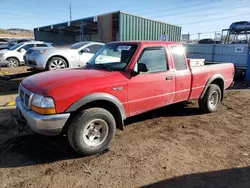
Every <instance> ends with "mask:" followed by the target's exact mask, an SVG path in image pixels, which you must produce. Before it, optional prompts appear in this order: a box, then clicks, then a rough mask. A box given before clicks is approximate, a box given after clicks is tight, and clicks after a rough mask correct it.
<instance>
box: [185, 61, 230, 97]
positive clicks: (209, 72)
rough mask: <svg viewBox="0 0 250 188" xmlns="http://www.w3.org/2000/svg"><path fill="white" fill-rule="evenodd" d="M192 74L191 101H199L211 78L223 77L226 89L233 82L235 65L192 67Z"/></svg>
mask: <svg viewBox="0 0 250 188" xmlns="http://www.w3.org/2000/svg"><path fill="white" fill-rule="evenodd" d="M190 70H191V73H192V87H191V94H190V99H198V98H199V97H200V94H201V93H202V91H203V89H204V88H205V85H206V84H207V82H208V81H209V79H210V78H211V77H222V78H223V80H224V89H226V88H228V87H229V86H230V85H231V83H232V81H233V74H234V71H233V72H232V70H234V65H233V64H232V63H223V64H210V65H204V66H198V67H190Z"/></svg>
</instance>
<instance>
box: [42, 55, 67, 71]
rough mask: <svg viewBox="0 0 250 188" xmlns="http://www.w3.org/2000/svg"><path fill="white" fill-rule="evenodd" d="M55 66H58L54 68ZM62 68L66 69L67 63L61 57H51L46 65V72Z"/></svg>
mask: <svg viewBox="0 0 250 188" xmlns="http://www.w3.org/2000/svg"><path fill="white" fill-rule="evenodd" d="M56 64H58V65H59V66H58V67H56V66H55V65H56ZM64 68H68V65H67V62H66V61H65V60H64V59H63V58H61V57H52V58H51V59H50V60H49V61H48V63H47V65H46V70H56V69H64Z"/></svg>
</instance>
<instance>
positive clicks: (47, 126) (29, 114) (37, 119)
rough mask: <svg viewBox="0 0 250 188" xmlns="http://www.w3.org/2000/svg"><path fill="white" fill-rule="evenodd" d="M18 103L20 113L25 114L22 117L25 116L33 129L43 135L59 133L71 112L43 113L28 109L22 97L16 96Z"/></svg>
mask: <svg viewBox="0 0 250 188" xmlns="http://www.w3.org/2000/svg"><path fill="white" fill-rule="evenodd" d="M16 105H17V111H18V114H19V112H20V115H21V116H23V117H21V118H20V119H22V118H24V119H25V120H26V121H27V124H28V126H29V127H30V128H31V129H32V130H33V131H35V132H37V133H40V134H43V135H49V136H53V135H59V134H60V132H61V130H62V129H63V127H64V125H65V124H66V122H67V120H68V118H69V116H70V113H65V114H55V115H41V114H38V113H36V112H33V111H31V110H27V109H26V108H25V107H24V106H23V104H22V102H21V99H20V97H17V98H16Z"/></svg>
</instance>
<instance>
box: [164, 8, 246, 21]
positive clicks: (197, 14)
mask: <svg viewBox="0 0 250 188" xmlns="http://www.w3.org/2000/svg"><path fill="white" fill-rule="evenodd" d="M237 8H250V6H242V5H241V6H237V7H233V8H228V9H227V10H226V11H219V12H218V11H217V12H216V13H215V12H213V13H207V14H203V13H200V12H199V13H190V14H185V17H186V16H188V15H190V16H211V15H215V14H216V16H218V15H220V14H225V13H231V11H232V10H234V9H237ZM213 10H214V9H213ZM171 17H173V18H178V17H183V15H178V16H174V15H173V16H171ZM168 18H169V17H168Z"/></svg>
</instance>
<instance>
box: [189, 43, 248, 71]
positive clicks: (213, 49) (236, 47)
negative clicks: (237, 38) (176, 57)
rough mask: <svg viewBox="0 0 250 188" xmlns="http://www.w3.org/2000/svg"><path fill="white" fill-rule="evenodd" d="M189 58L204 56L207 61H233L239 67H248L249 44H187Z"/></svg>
mask: <svg viewBox="0 0 250 188" xmlns="http://www.w3.org/2000/svg"><path fill="white" fill-rule="evenodd" d="M185 49H186V53H187V57H188V58H197V59H199V58H204V59H205V62H210V63H211V62H217V63H223V62H232V63H233V64H234V65H235V67H236V68H238V69H246V68H247V60H248V45H247V44H186V45H185Z"/></svg>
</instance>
